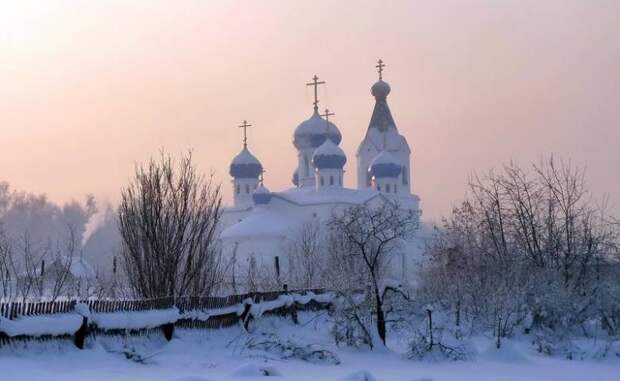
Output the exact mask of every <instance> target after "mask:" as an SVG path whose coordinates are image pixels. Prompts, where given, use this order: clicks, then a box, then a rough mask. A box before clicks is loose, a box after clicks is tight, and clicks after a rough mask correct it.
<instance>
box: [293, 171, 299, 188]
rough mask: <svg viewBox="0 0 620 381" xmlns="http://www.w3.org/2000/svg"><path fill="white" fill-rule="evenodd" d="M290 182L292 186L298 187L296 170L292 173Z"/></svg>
mask: <svg viewBox="0 0 620 381" xmlns="http://www.w3.org/2000/svg"><path fill="white" fill-rule="evenodd" d="M291 181H292V182H293V185H295V186H296V187H298V186H299V172H298V171H297V170H295V172H293V178H292V179H291Z"/></svg>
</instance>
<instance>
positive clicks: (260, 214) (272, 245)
mask: <svg viewBox="0 0 620 381" xmlns="http://www.w3.org/2000/svg"><path fill="white" fill-rule="evenodd" d="M384 66H385V65H384V63H383V62H382V61H381V60H379V61H378V65H377V66H376V67H377V69H378V73H379V80H378V81H377V82H376V83H375V84H373V85H372V87H371V89H370V92H371V94H372V96H373V97H374V109H373V110H372V115H371V117H370V122H369V124H368V128H367V130H366V135H365V137H364V139H363V140H362V141H361V142H360V144H359V147H358V149H357V152H356V154H355V159H356V174H357V187H356V188H355V189H350V188H345V187H344V186H343V176H344V173H345V167H347V164H348V165H349V167H350V166H351V160H348V157H347V154H346V153H345V152H344V151H343V150H342V148H340V147H339V144H340V142H341V140H342V135H341V133H340V130H339V129H338V127H337V126H336V125H335V124H334V123H332V122H331V121H330V120H329V117H330V116H331V115H333V114H332V113H330V112H329V110H325V113H324V114H320V113H319V107H318V103H319V101H318V97H317V87H318V86H319V85H321V84H324V83H325V82H323V81H319V78H318V77H317V76H316V75H315V76H314V78H313V81H312V82H311V83H308V84H307V85H308V86H313V87H314V110H313V111H312V114H311V115H310V118H308V119H307V120H305V121H303V122H301V123H300V124H299V125H298V126H297V128H295V130H294V133H293V145H294V146H295V148H296V150H297V162H296V165H295V168H294V172H293V175H292V187H291V188H289V189H286V190H282V191H272V190H269V189H268V187H267V184H264V183H263V176H262V174H263V170H264V168H263V166H262V164H261V162H260V160H259V159H258V158H257V157H255V156H254V155H253V154H252V153H251V151H250V148H249V147H248V144H247V138H246V135H245V129H246V128H247V127H249V125H248V124H247V122H245V121H244V122H243V125H241V126H240V127H242V128H243V129H244V141H243V148H242V150H241V152H240V153H239V154H237V155H236V156H235V157H234V158H233V160H232V162H231V164H230V170H229V173H230V176H231V177H232V185H233V195H234V196H233V205H231V206H229V207H226V208H225V209H224V211H223V216H222V221H223V230H222V231H221V233H220V242H221V245H222V249H223V255H224V258H226V259H229V260H230V261H231V277H232V283H233V288H235V289H236V288H237V285H242V286H241V287H242V288H243V285H244V284H245V285H246V288H247V282H249V279H250V278H253V276H254V275H253V274H254V273H255V272H261V273H262V274H266V273H267V274H271V275H270V276H271V277H273V279H278V283H287V280H286V274H287V266H288V265H289V260H288V255H287V248H288V247H290V241H291V240H294V239H295V237H297V236H298V235H299V231H300V230H301V229H303V226H304V225H305V224H308V223H312V222H313V221H315V222H316V223H317V224H320V225H324V224H325V223H326V222H327V221H328V219H329V218H330V217H331V216H332V215H333V213H334V212H335V211H338V210H344V209H346V208H348V207H351V206H353V205H359V204H365V205H369V206H373V205H380V204H381V203H393V204H394V205H398V207H399V208H405V209H408V210H413V211H416V212H418V215H419V214H421V211H420V208H419V203H420V199H419V197H418V196H417V195H415V194H414V193H412V185H413V181H412V179H413V177H412V175H411V148H410V146H409V143H408V142H407V139H406V138H405V136H403V135H401V134H400V133H399V131H398V128H397V126H396V123H395V122H394V118H393V117H392V113H391V111H390V107H389V106H388V101H387V98H388V95H389V94H390V91H391V87H390V85H389V84H388V83H387V82H386V81H384V80H383V75H382V74H383V68H384ZM415 246H416V243H415V242H411V243H407V245H406V249H404V250H403V253H399V254H398V255H397V256H398V258H395V259H396V260H394V261H392V263H393V265H392V267H393V269H392V270H391V271H392V272H393V274H392V276H393V277H394V278H396V279H398V280H399V281H401V282H407V283H409V282H408V279H407V277H408V275H407V274H408V271H407V269H408V267H410V266H411V264H412V263H413V262H414V261H415V258H408V256H415V255H414V254H412V253H413V252H415V251H416V250H415V249H416V248H415Z"/></svg>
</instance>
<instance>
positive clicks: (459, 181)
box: [0, 0, 620, 218]
mask: <svg viewBox="0 0 620 381" xmlns="http://www.w3.org/2000/svg"><path fill="white" fill-rule="evenodd" d="M378 58H382V59H383V60H384V61H385V62H386V63H387V67H386V69H385V76H384V78H385V79H386V80H387V81H388V82H389V83H390V84H391V86H392V93H391V95H390V97H389V98H388V101H389V103H390V106H391V109H392V113H393V115H394V117H395V119H396V123H397V125H398V128H399V130H400V132H401V133H402V134H404V135H405V136H406V137H407V139H408V141H409V143H410V145H411V147H412V150H413V156H412V163H413V186H414V190H415V192H416V193H418V194H419V195H420V196H421V198H422V207H423V209H424V212H425V215H426V216H427V217H429V218H436V217H438V216H440V215H442V214H446V213H447V212H448V211H449V210H450V207H451V205H452V204H453V203H454V202H455V201H456V200H458V199H459V198H461V197H462V196H463V194H464V192H465V188H466V181H467V176H468V174H470V173H471V171H473V170H487V169H489V168H491V167H497V166H499V165H500V163H502V162H506V161H509V160H511V159H514V160H516V161H518V162H519V163H524V164H525V163H529V162H531V161H535V160H537V159H539V158H540V157H541V155H545V154H550V153H554V154H556V155H559V156H562V157H566V158H571V159H572V161H573V162H575V163H577V164H581V165H585V166H587V168H588V174H589V176H588V178H589V181H590V183H591V185H592V188H593V190H594V191H595V193H596V194H607V195H609V197H610V199H611V201H612V202H613V203H614V204H616V205H618V204H620V168H619V167H620V96H619V91H620V1H614V0H610V1H603V0H598V1H597V0H592V1H590V0H583V1H570V0H557V1H555V0H534V1H524V0H515V1H507V0H496V1H474V0H469V1H468V0H460V1H457V0H451V1H447V0H442V1H434V0H429V1H403V2H400V1H376V0H372V1H343V0H340V1H333V2H328V1H238V2H233V1H222V2H219V1H195V2H194V1H167V2H160V1H153V0H144V1H71V2H64V1H62V2H61V1H50V0H45V1H41V2H31V1H10V0H7V1H3V0H0V180H5V181H8V182H10V183H11V185H12V186H13V187H14V188H18V189H25V190H29V191H32V192H36V193H43V192H44V193H47V194H48V195H49V196H50V198H51V199H52V200H56V201H66V200H69V199H72V198H77V199H81V198H82V197H83V195H84V194H86V193H94V194H95V195H97V196H99V197H104V198H107V199H110V200H112V201H115V200H117V199H118V196H119V190H120V187H121V186H122V185H123V184H125V183H126V182H127V181H128V179H129V178H130V176H131V174H132V171H133V167H134V163H136V162H142V161H145V160H147V159H148V158H149V156H151V155H153V154H156V153H157V151H158V150H159V149H160V148H162V147H164V148H165V149H167V150H168V151H170V152H172V153H180V152H182V151H184V150H187V149H189V148H191V149H193V150H194V154H195V158H196V160H197V165H198V167H199V168H200V169H201V170H203V171H205V172H209V171H210V170H214V171H216V175H217V178H218V179H219V180H221V181H223V183H224V186H225V190H226V198H227V199H228V198H229V196H230V193H231V192H230V189H229V188H230V186H229V176H228V173H227V171H228V164H229V162H230V159H231V158H232V157H233V156H234V155H235V154H237V153H238V151H239V150H240V148H241V133H240V131H239V130H238V129H237V128H235V127H236V125H237V124H238V123H239V122H240V121H241V120H243V119H247V120H248V121H250V122H251V123H252V124H253V125H254V127H252V128H251V129H250V130H249V145H250V148H251V150H252V151H253V152H254V153H255V155H256V156H258V158H259V159H260V160H261V161H262V163H263V166H264V167H265V168H266V170H267V173H266V177H265V178H266V184H267V186H268V187H269V188H271V189H272V190H279V189H283V188H284V187H288V186H289V185H290V178H291V174H292V172H293V170H294V167H295V164H296V157H295V149H294V148H293V145H292V143H291V141H292V134H293V130H294V129H295V127H296V126H297V124H299V123H300V122H301V121H303V120H304V119H306V118H307V117H309V115H310V113H311V111H312V104H311V103H312V92H311V91H310V89H307V88H306V87H305V86H304V84H305V83H306V82H308V81H309V80H310V78H311V77H312V76H313V75H314V74H318V75H319V76H320V77H321V78H322V79H324V80H325V81H327V85H326V86H324V87H323V88H322V89H321V90H320V92H319V96H320V99H321V107H322V108H323V107H325V106H328V107H329V108H330V110H333V111H334V112H335V113H336V116H334V117H333V121H334V122H335V123H336V124H337V125H338V127H339V128H340V130H341V131H342V134H343V142H342V146H343V148H344V149H345V151H346V152H347V154H348V156H349V162H348V163H347V166H346V169H347V174H346V183H347V184H348V185H349V186H353V185H354V184H355V178H354V177H355V156H354V155H355V149H356V148H357V145H358V144H359V142H360V141H361V139H362V138H363V136H364V133H365V131H366V128H367V126H368V121H369V118H370V114H371V112H372V107H373V103H374V100H373V98H372V97H371V95H370V86H371V85H372V83H373V82H374V81H375V80H376V77H377V74H376V72H375V69H374V65H375V61H376V60H377V59H378Z"/></svg>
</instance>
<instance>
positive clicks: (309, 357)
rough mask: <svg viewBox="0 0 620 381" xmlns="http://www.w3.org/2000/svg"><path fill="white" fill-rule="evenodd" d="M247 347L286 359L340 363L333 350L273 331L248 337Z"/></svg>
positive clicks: (331, 363) (317, 362)
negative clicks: (283, 338) (292, 338)
mask: <svg viewBox="0 0 620 381" xmlns="http://www.w3.org/2000/svg"><path fill="white" fill-rule="evenodd" d="M245 347H246V348H247V349H250V350H260V351H265V352H268V353H271V354H275V355H277V356H278V357H280V358H281V359H284V360H289V359H295V360H302V361H307V362H311V363H315V364H325V365H338V364H340V359H338V356H336V355H335V354H334V353H333V352H331V351H328V350H326V349H323V348H320V347H318V346H316V345H312V344H302V343H296V342H293V341H291V340H282V339H280V338H279V337H278V336H276V335H274V334H271V333H263V334H261V335H256V336H252V337H250V338H248V340H247V341H246V343H245Z"/></svg>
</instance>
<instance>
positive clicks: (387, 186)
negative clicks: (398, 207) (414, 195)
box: [385, 184, 390, 193]
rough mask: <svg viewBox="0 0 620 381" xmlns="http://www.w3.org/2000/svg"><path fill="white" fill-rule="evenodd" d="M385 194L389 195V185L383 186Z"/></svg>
mask: <svg viewBox="0 0 620 381" xmlns="http://www.w3.org/2000/svg"><path fill="white" fill-rule="evenodd" d="M385 193H390V184H385Z"/></svg>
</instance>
